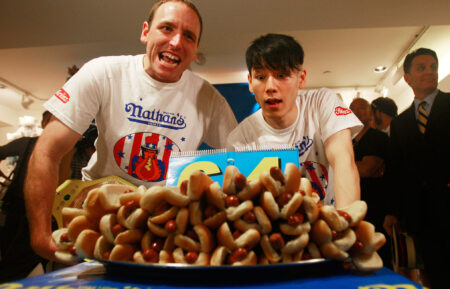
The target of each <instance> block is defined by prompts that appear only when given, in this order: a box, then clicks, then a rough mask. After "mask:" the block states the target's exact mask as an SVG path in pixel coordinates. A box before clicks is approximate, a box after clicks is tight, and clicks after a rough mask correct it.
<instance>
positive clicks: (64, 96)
mask: <svg viewBox="0 0 450 289" xmlns="http://www.w3.org/2000/svg"><path fill="white" fill-rule="evenodd" d="M55 96H56V97H57V98H58V99H59V100H61V101H62V102H63V103H67V102H68V101H69V99H70V95H69V94H68V93H67V91H65V90H64V89H62V88H61V89H60V90H58V91H57V92H56V93H55Z"/></svg>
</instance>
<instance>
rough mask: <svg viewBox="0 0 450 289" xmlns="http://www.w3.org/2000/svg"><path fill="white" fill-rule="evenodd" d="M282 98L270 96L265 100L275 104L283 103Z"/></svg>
mask: <svg viewBox="0 0 450 289" xmlns="http://www.w3.org/2000/svg"><path fill="white" fill-rule="evenodd" d="M281 102H282V101H281V99H278V98H269V99H266V100H265V103H267V104H269V105H274V104H278V103H281Z"/></svg>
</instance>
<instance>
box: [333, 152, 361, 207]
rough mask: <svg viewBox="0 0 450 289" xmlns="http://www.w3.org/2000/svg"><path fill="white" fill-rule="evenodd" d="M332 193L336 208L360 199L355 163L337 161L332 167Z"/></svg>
mask: <svg viewBox="0 0 450 289" xmlns="http://www.w3.org/2000/svg"><path fill="white" fill-rule="evenodd" d="M334 195H335V201H336V202H335V206H336V208H338V209H339V208H343V207H346V206H348V205H350V204H351V203H353V202H354V201H357V200H360V199H361V192H360V184H359V174H358V169H357V167H356V164H355V163H354V162H353V161H351V160H349V161H348V162H347V164H345V163H338V164H336V167H335V169H334Z"/></svg>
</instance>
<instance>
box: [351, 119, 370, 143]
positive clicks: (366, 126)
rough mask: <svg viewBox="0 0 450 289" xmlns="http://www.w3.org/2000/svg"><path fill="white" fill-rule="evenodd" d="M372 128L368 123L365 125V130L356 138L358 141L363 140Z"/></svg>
mask: <svg viewBox="0 0 450 289" xmlns="http://www.w3.org/2000/svg"><path fill="white" fill-rule="evenodd" d="M370 127H371V125H370V123H367V124H365V125H364V127H363V129H362V130H361V131H360V132H359V133H358V135H357V136H356V137H355V140H356V141H360V140H361V138H362V137H363V136H364V135H365V134H366V132H367V131H368V130H369V128H370Z"/></svg>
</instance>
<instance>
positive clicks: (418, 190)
mask: <svg viewBox="0 0 450 289" xmlns="http://www.w3.org/2000/svg"><path fill="white" fill-rule="evenodd" d="M403 70H404V73H405V74H404V79H405V81H406V82H407V83H408V85H409V86H410V87H411V88H412V90H413V92H414V101H413V103H412V105H411V106H410V107H409V108H408V109H406V110H405V111H404V112H403V113H401V114H400V115H399V116H398V117H397V118H395V119H394V120H393V121H392V122H391V145H390V149H391V162H390V164H389V166H388V170H390V172H389V173H390V176H391V189H392V190H391V191H390V193H391V195H390V196H389V198H395V199H396V200H397V201H396V202H395V203H394V204H395V207H394V208H393V211H392V213H394V214H395V215H396V216H398V221H399V223H400V224H401V225H402V226H403V228H404V229H405V230H406V231H407V232H408V233H409V234H411V235H412V236H413V237H414V240H415V244H416V249H417V255H418V256H419V257H421V258H422V262H423V266H424V272H425V275H426V276H427V277H428V279H429V280H430V282H431V287H432V288H433V289H434V288H441V286H443V287H442V288H449V287H448V286H450V285H449V284H450V283H449V281H448V280H449V276H448V274H449V272H450V237H449V236H450V225H449V224H450V222H449V221H450V218H449V212H448V211H449V208H450V206H449V199H450V198H449V197H450V188H449V186H450V177H449V175H450V169H449V165H450V93H445V92H442V91H440V90H438V89H437V84H438V59H437V55H436V53H435V52H434V51H433V50H431V49H427V48H420V49H417V50H415V51H413V52H412V53H410V54H408V55H407V56H406V58H405V62H404V64H403ZM423 102H425V104H423ZM422 106H423V108H422ZM396 220H397V219H396V218H395V217H393V216H388V217H387V218H386V219H385V224H384V226H385V229H386V231H388V233H390V232H392V229H391V228H392V224H393V223H394V222H395V221H396Z"/></svg>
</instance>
